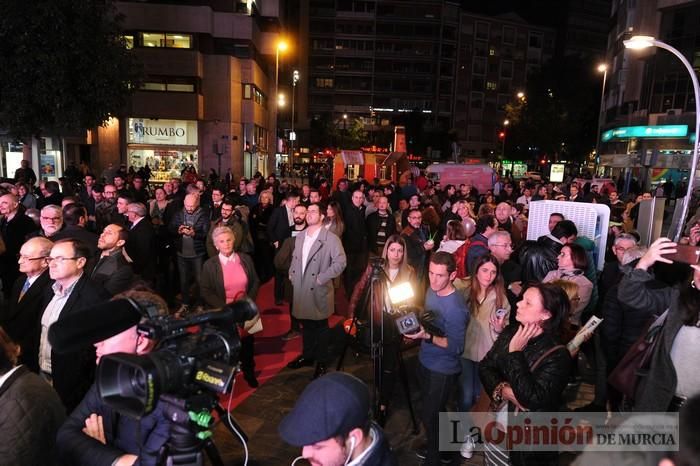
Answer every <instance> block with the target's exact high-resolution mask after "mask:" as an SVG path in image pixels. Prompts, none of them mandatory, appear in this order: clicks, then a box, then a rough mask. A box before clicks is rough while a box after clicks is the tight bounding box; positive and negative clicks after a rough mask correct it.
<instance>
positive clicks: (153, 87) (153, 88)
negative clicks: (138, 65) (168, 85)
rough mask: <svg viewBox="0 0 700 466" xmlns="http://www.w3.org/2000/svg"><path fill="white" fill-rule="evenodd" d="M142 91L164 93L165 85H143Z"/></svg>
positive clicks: (152, 83) (151, 83)
mask: <svg viewBox="0 0 700 466" xmlns="http://www.w3.org/2000/svg"><path fill="white" fill-rule="evenodd" d="M141 89H142V90H144V91H164V90H165V83H154V82H150V83H143V84H142V85H141Z"/></svg>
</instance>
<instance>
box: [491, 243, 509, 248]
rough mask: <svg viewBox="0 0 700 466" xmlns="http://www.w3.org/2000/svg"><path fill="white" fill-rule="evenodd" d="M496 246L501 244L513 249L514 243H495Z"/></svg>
mask: <svg viewBox="0 0 700 466" xmlns="http://www.w3.org/2000/svg"><path fill="white" fill-rule="evenodd" d="M494 246H501V247H503V248H506V249H513V243H503V244H494Z"/></svg>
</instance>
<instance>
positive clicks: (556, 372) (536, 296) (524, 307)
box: [479, 283, 571, 465]
mask: <svg viewBox="0 0 700 466" xmlns="http://www.w3.org/2000/svg"><path fill="white" fill-rule="evenodd" d="M569 307H570V304H569V297H568V296H567V295H566V293H565V292H564V290H563V289H562V288H561V287H560V286H557V285H554V284H549V283H547V284H545V283H537V284H534V285H532V286H530V288H528V289H527V290H526V291H525V293H524V294H523V299H522V300H521V301H520V302H518V304H517V306H516V317H515V320H516V321H517V322H518V325H510V326H508V327H506V328H505V329H504V330H503V332H502V333H501V334H500V335H499V336H498V339H497V340H496V341H495V343H494V344H493V346H492V347H491V350H490V351H489V352H488V353H487V354H486V356H485V357H484V359H482V360H481V362H480V363H479V378H480V379H481V383H482V384H483V387H484V390H485V391H486V394H488V396H489V397H490V398H491V400H492V404H493V405H501V404H502V403H506V404H505V405H504V406H502V409H503V410H507V411H508V412H510V411H515V409H516V408H517V409H519V410H521V411H523V410H528V411H544V412H548V411H557V410H558V408H559V405H560V403H561V395H562V392H563V391H564V389H565V388H566V384H567V382H568V379H569V372H570V370H571V356H570V355H569V352H568V351H567V349H566V347H565V346H561V345H558V341H557V332H558V329H559V327H560V325H561V321H562V319H565V318H566V316H567V315H568V313H569ZM538 360H539V361H538ZM536 362H539V364H537V365H536V367H535V368H533V366H535V363H536ZM485 453H486V462H485V464H487V465H490V464H508V461H509V460H510V462H511V463H512V464H513V465H526V464H537V465H550V464H551V465H555V464H558V463H557V453H556V452H525V451H515V450H514V451H510V452H507V451H504V450H501V449H500V448H498V447H497V446H496V445H493V444H486V445H485Z"/></svg>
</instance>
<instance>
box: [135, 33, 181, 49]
mask: <svg viewBox="0 0 700 466" xmlns="http://www.w3.org/2000/svg"><path fill="white" fill-rule="evenodd" d="M141 44H142V45H143V46H144V47H167V48H173V49H191V48H192V35H191V34H176V33H172V34H171V33H168V34H165V33H161V32H142V33H141Z"/></svg>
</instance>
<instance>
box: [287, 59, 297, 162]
mask: <svg viewBox="0 0 700 466" xmlns="http://www.w3.org/2000/svg"><path fill="white" fill-rule="evenodd" d="M298 82H299V71H298V70H294V73H292V118H291V120H292V131H291V132H290V133H289V142H290V147H291V149H292V152H291V153H290V155H289V163H290V165H291V166H294V141H296V139H297V135H296V133H295V132H294V94H296V90H297V83H298Z"/></svg>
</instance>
